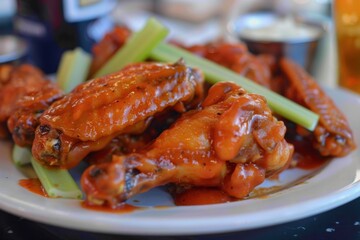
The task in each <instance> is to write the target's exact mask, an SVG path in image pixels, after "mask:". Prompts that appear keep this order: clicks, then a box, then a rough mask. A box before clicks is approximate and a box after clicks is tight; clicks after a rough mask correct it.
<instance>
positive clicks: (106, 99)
mask: <svg viewBox="0 0 360 240" xmlns="http://www.w3.org/2000/svg"><path fill="white" fill-rule="evenodd" d="M202 84H203V76H202V74H201V73H200V72H199V71H197V70H194V69H191V68H188V67H186V66H185V65H184V63H183V62H182V61H179V62H177V63H175V64H159V63H139V64H133V65H129V66H128V67H126V68H124V69H123V70H121V71H119V72H117V73H114V74H111V75H107V76H104V77H101V78H98V79H93V80H91V81H88V82H86V83H83V84H81V85H79V86H78V87H77V88H75V89H74V90H73V91H72V92H71V93H70V94H68V95H66V96H65V97H64V98H62V99H60V100H59V101H56V102H55V103H54V104H53V105H51V107H50V108H49V109H47V110H46V111H45V112H44V113H43V115H42V116H41V118H40V123H41V124H40V126H39V127H38V129H37V130H36V134H35V140H34V143H33V147H32V152H33V155H34V157H35V158H36V159H37V160H38V161H40V162H41V163H42V164H45V165H48V166H54V167H64V168H70V167H73V166H75V165H76V164H77V163H78V162H79V161H81V160H82V159H83V158H84V157H85V156H86V155H87V154H88V153H90V152H93V151H97V150H100V149H102V148H104V147H105V146H106V145H107V144H108V143H109V142H110V141H111V140H112V139H113V138H115V137H116V136H118V135H120V134H136V133H141V132H143V131H144V129H145V128H146V127H147V126H148V124H149V122H150V121H151V119H152V118H153V116H154V115H155V114H157V113H160V112H162V111H164V110H166V109H168V108H170V107H172V108H174V109H177V110H179V111H184V110H185V109H186V105H187V104H191V105H192V104H193V103H192V100H193V99H194V98H195V99H200V98H199V97H198V96H199V95H202V89H203V87H202Z"/></svg>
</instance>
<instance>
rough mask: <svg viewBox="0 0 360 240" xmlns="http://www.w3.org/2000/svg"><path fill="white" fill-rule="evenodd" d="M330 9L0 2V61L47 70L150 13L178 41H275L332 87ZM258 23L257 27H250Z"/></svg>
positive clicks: (305, 3)
mask: <svg viewBox="0 0 360 240" xmlns="http://www.w3.org/2000/svg"><path fill="white" fill-rule="evenodd" d="M331 9H332V1H331V0H196V1H194V0H118V1H117V0H52V1H46V0H1V4H0V62H11V61H27V62H30V63H32V64H34V65H37V66H38V67H40V68H41V69H43V70H44V71H45V72H46V73H49V74H51V73H54V72H56V70H57V68H58V64H59V60H60V57H61V54H62V53H63V52H64V51H65V50H68V49H73V48H75V47H76V46H80V47H81V48H83V49H84V50H86V51H88V52H90V51H91V48H92V46H93V44H94V43H96V42H97V41H99V40H100V39H101V38H102V37H103V36H104V34H105V33H106V32H107V31H109V30H110V29H112V28H113V26H114V25H116V24H120V25H123V24H125V25H127V26H128V27H130V28H131V29H133V30H137V29H139V28H141V26H142V25H143V24H144V23H145V21H146V20H147V18H148V17H149V16H156V17H157V18H158V19H159V20H160V21H162V22H163V23H164V24H165V25H166V26H168V27H169V28H170V29H171V34H170V36H169V38H170V39H172V40H175V41H177V42H181V43H183V44H196V43H206V42H210V41H218V40H220V39H221V40H226V41H244V42H246V43H247V44H248V46H249V48H250V51H254V52H255V53H258V52H257V51H263V50H261V49H260V50H259V47H260V48H261V47H262V46H263V43H264V42H266V43H268V42H271V43H276V44H277V45H279V46H280V48H282V50H276V51H277V52H279V51H281V54H289V55H291V57H292V58H295V59H296V60H297V61H298V62H299V63H300V64H301V65H303V66H304V67H305V68H307V69H308V70H309V71H310V72H311V73H312V74H313V75H314V76H315V78H316V79H317V80H318V81H319V82H320V83H321V84H326V85H330V86H334V85H336V77H335V76H336V67H335V66H336V64H335V57H334V54H335V51H334V46H335V44H334V30H333V21H332V20H331V19H332V16H331V14H332V11H331ZM264 12H265V13H266V14H269V13H270V15H264V14H262V13H264ZM256 14H257V15H256ZM259 14H260V15H259ZM272 14H275V17H276V18H274V16H273V15H272ZM279 16H280V17H281V18H280V19H281V21H278V19H277V18H278V17H279ZM284 19H285V20H284ZM293 19H296V22H295V21H293ZM298 19H301V23H305V24H306V25H300V24H298ZM269 22H273V25H271V28H270V30H269V29H266V28H267V27H268V26H267V25H269ZM264 24H265V25H266V24H267V25H266V26H265V28H264V29H263V32H260V33H253V32H252V31H251V29H252V28H259V27H264ZM274 26H275V27H277V28H278V31H274V30H273V29H274V28H273V27H274ZM310 27H313V28H310ZM315 27H316V29H315ZM244 29H245V30H246V31H244ZM314 29H315V30H316V31H315V32H314V31H313V32H311V31H312V30H314ZM245 33H246V34H245ZM254 34H255V35H254ZM259 34H260V35H259ZM292 35H294V36H295V37H294V36H292ZM264 36H265V38H264ZM299 36H300V37H299ZM254 41H255V43H256V44H253V42H254ZM259 42H260V43H261V45H259ZM294 44H297V45H296V48H292V46H294ZM265 49H277V48H276V47H274V46H273V45H272V47H270V48H269V47H265ZM284 49H285V50H284Z"/></svg>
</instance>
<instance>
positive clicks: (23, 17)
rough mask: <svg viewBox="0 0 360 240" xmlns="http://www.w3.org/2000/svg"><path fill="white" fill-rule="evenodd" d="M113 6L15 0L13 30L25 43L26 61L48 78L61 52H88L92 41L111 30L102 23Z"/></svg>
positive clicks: (104, 0)
mask: <svg viewBox="0 0 360 240" xmlns="http://www.w3.org/2000/svg"><path fill="white" fill-rule="evenodd" d="M115 4H116V2H115V1H114V0H52V1H47V0H17V13H16V16H15V19H14V28H15V32H16V33H17V34H18V35H20V36H21V37H23V38H25V40H26V41H27V42H28V45H29V53H28V61H29V62H30V63H32V64H34V65H36V66H38V67H39V68H41V69H42V70H43V71H44V72H45V73H48V74H51V73H55V72H56V70H57V68H58V64H59V61H60V58H61V55H62V53H63V52H64V51H66V50H69V49H73V48H75V47H81V48H83V49H84V50H85V51H88V52H89V51H90V49H91V46H92V45H93V44H94V42H95V41H96V40H97V39H96V38H99V35H101V33H104V32H106V31H108V30H109V29H110V28H111V27H112V23H107V24H104V23H103V22H104V21H106V19H107V21H111V19H110V18H109V17H108V15H109V13H110V11H111V10H112V9H114V7H115ZM104 19H105V20H104ZM105 28H106V29H105ZM99 32H100V34H99ZM100 37H102V35H101V36H100Z"/></svg>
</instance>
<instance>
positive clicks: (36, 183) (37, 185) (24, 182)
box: [19, 178, 49, 197]
mask: <svg viewBox="0 0 360 240" xmlns="http://www.w3.org/2000/svg"><path fill="white" fill-rule="evenodd" d="M19 185H20V186H21V187H23V188H25V189H27V190H28V191H30V192H32V193H35V194H38V195H40V196H43V197H49V196H48V195H47V193H46V192H45V189H44V188H43V186H42V185H41V182H40V180H39V179H38V178H29V179H20V180H19Z"/></svg>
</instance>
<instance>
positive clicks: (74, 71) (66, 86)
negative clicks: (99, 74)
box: [56, 48, 91, 93]
mask: <svg viewBox="0 0 360 240" xmlns="http://www.w3.org/2000/svg"><path fill="white" fill-rule="evenodd" d="M90 63H91V57H90V55H89V54H88V53H86V52H84V51H83V50H82V49H81V48H76V49H74V50H72V51H67V52H65V53H64V54H63V56H62V58H61V61H60V65H59V69H58V73H57V76H56V78H57V82H58V83H59V86H60V87H61V88H62V89H63V90H64V91H65V92H66V93H68V92H70V91H71V90H73V89H74V88H75V87H76V86H77V85H79V83H82V82H84V81H85V80H86V77H87V75H88V70H89V67H90Z"/></svg>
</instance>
